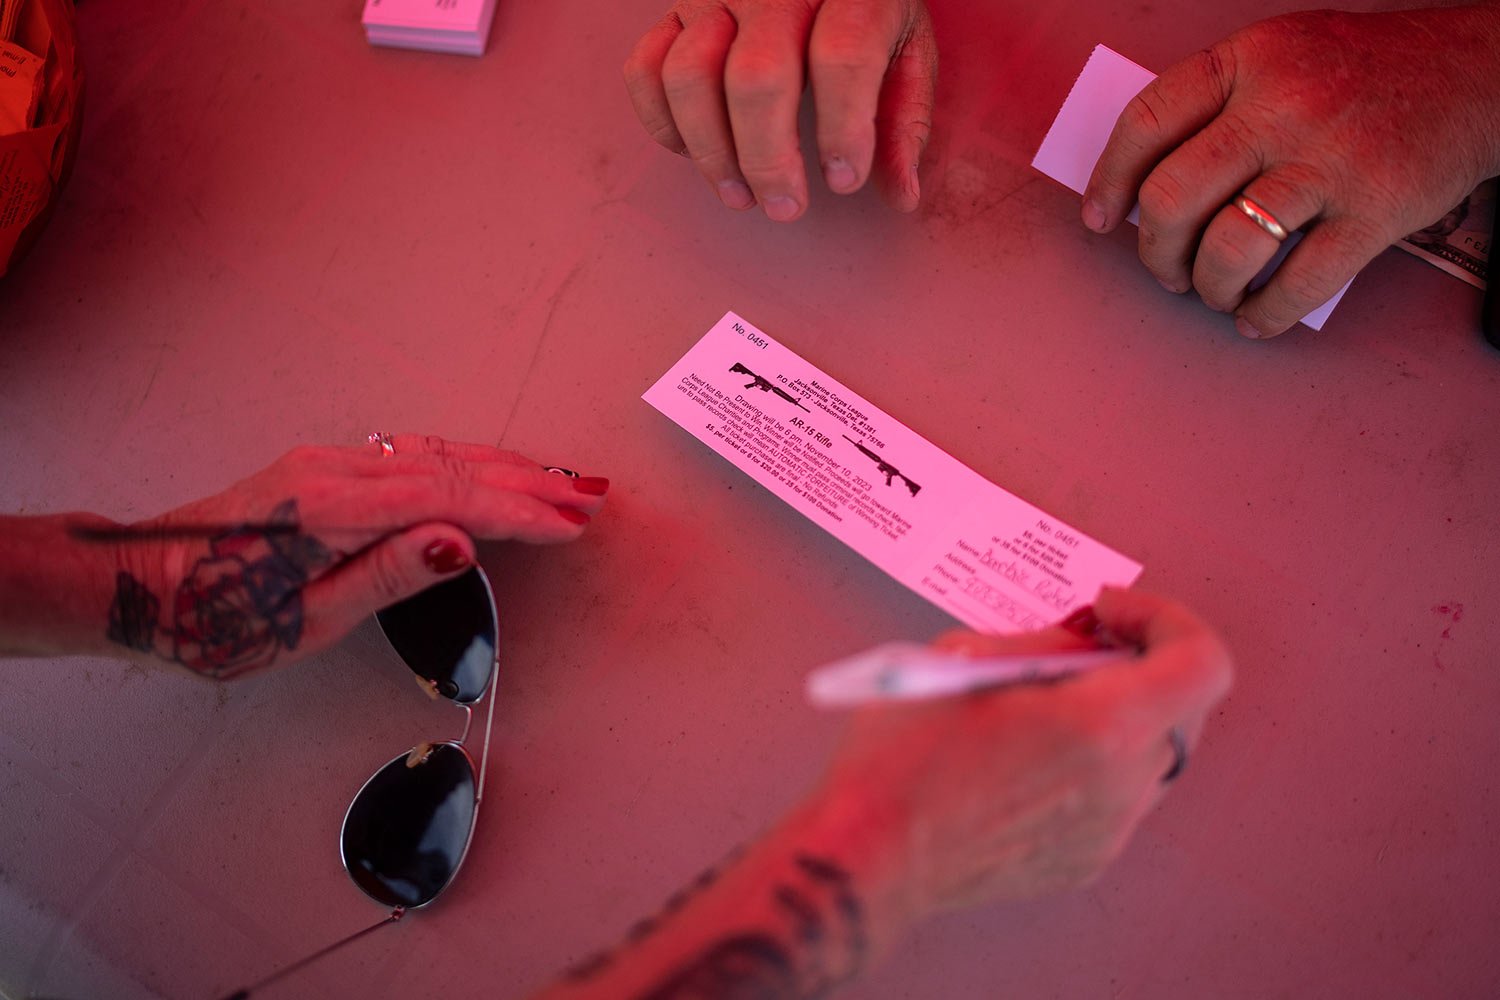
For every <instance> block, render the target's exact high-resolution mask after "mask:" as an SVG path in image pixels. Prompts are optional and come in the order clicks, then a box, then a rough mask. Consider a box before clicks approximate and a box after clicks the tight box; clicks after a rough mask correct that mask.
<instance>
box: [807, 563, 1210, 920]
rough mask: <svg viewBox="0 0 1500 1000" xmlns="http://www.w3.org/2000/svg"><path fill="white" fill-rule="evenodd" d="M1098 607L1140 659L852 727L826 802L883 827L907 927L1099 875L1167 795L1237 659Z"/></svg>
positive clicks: (1062, 644) (1184, 633)
mask: <svg viewBox="0 0 1500 1000" xmlns="http://www.w3.org/2000/svg"><path fill="white" fill-rule="evenodd" d="M1094 609H1095V613H1096V614H1097V617H1098V621H1099V623H1100V625H1101V626H1102V627H1103V629H1104V630H1105V631H1106V632H1107V633H1108V634H1109V635H1111V636H1112V637H1113V638H1114V639H1116V640H1117V641H1119V642H1122V643H1125V644H1128V645H1130V646H1139V647H1140V648H1141V650H1142V653H1141V655H1140V657H1139V658H1138V659H1136V660H1135V661H1133V662H1127V663H1122V664H1120V665H1119V666H1110V667H1103V668H1100V669H1098V670H1096V671H1094V672H1092V673H1089V674H1086V675H1082V676H1075V677H1071V678H1068V679H1066V680H1062V681H1058V682H1053V683H1043V684H1032V685H1023V686H1018V687H1012V688H1007V689H1004V690H1000V691H995V692H989V693H975V694H971V695H966V696H962V697H957V698H945V699H940V700H933V701H931V702H927V703H923V704H920V705H916V706H907V707H899V708H887V707H881V708H874V709H869V710H865V711H863V712H861V713H860V714H858V715H857V716H856V717H855V719H854V721H853V724H852V725H851V728H850V730H849V733H848V734H847V737H846V738H845V740H844V743H843V744H842V746H841V748H840V750H839V751H838V753H837V755H836V756H835V759H834V761H833V764H832V766H831V767H830V770H829V773H828V777H827V779H826V781H825V784H824V788H823V790H822V797H823V799H824V800H826V801H830V802H838V803H841V805H840V806H839V807H838V810H837V811H839V812H841V813H843V814H846V815H868V816H870V817H872V819H871V821H870V822H869V823H867V824H865V826H866V827H867V828H870V829H874V828H883V829H884V830H885V831H886V834H885V840H886V844H885V846H886V850H887V851H889V853H888V854H887V860H886V862H885V863H884V867H885V868H886V872H887V878H888V879H889V880H890V881H888V882H887V883H886V884H887V885H888V886H890V885H896V886H899V887H900V889H899V891H898V892H896V893H895V898H899V899H902V900H904V903H903V904H902V909H904V910H905V911H906V919H907V920H914V919H918V918H920V917H922V916H924V915H926V914H929V913H931V912H933V911H935V910H940V909H944V908H948V907H954V906H960V905H967V904H972V903H978V902H982V901H986V900H991V899H1017V898H1025V897H1030V896H1035V895H1039V894H1041V893H1045V892H1051V891H1055V890H1059V889H1064V888H1069V887H1072V886H1076V885H1079V884H1082V883H1084V882H1086V881H1088V880H1089V879H1091V878H1093V877H1094V876H1095V875H1097V874H1098V873H1099V872H1101V871H1102V870H1103V869H1104V868H1105V866H1107V865H1108V864H1109V863H1110V862H1111V861H1112V860H1113V859H1114V858H1115V857H1116V856H1117V855H1118V854H1119V853H1120V851H1121V850H1122V849H1123V848H1124V846H1125V843H1126V841H1127V840H1128V838H1129V837H1130V834H1131V833H1132V831H1134V829H1135V828H1136V826H1137V825H1139V823H1140V822H1141V820H1142V819H1143V818H1144V817H1145V816H1146V814H1147V813H1148V812H1150V810H1151V808H1152V807H1153V806H1155V805H1156V803H1157V802H1158V801H1159V800H1160V799H1161V797H1162V795H1163V793H1164V792H1165V790H1166V784H1165V783H1164V781H1163V778H1164V776H1166V775H1167V774H1168V773H1169V772H1170V771H1172V769H1173V768H1174V764H1175V762H1176V749H1175V748H1174V747H1173V745H1172V740H1173V739H1174V738H1177V739H1180V740H1181V748H1182V750H1183V752H1186V748H1187V747H1189V746H1191V745H1192V744H1193V743H1195V742H1196V740H1197V736H1198V733H1199V732H1200V730H1201V728H1202V725H1203V720H1204V718H1205V716H1206V715H1207V713H1208V711H1209V710H1210V709H1211V708H1212V707H1213V705H1214V704H1215V703H1216V702H1217V701H1219V699H1221V698H1222V697H1223V696H1224V694H1225V693H1226V692H1227V691H1228V690H1229V684H1230V678H1231V673H1232V666H1231V662H1230V656H1229V652H1228V650H1227V649H1226V648H1225V647H1224V644H1223V643H1222V642H1221V641H1220V640H1219V639H1218V638H1217V637H1216V636H1215V635H1214V633H1213V632H1212V631H1210V630H1209V628H1208V627H1207V626H1206V625H1204V624H1203V622H1201V621H1200V620H1199V619H1198V618H1197V617H1195V616H1194V615H1193V614H1192V613H1191V612H1189V611H1187V610H1186V609H1185V608H1183V607H1181V606H1180V605H1177V604H1173V603H1171V602H1169V601H1166V600H1163V599H1161V598H1158V597H1151V596H1148V595H1145V594H1138V593H1134V592H1131V591H1125V590H1106V591H1104V592H1103V593H1102V594H1101V595H1100V596H1099V599H1098V601H1097V602H1096V604H1095V605H1094ZM938 645H939V646H942V647H945V648H949V649H956V650H962V651H964V652H967V653H969V654H971V655H1003V654H1009V653H1018V652H1032V651H1036V650H1038V649H1056V650H1064V649H1079V648H1092V647H1093V645H1094V644H1093V642H1092V641H1091V640H1089V639H1085V638H1081V637H1079V636H1078V635H1076V634H1073V633H1071V632H1069V631H1067V630H1064V629H1061V628H1052V629H1048V630H1046V631H1043V632H1039V633H1032V634H1029V635H1019V636H1007V637H988V636H980V635H976V634H974V633H954V634H951V635H949V636H945V637H944V638H943V639H941V640H939V642H938ZM1174 731H1175V732H1176V736H1175V737H1173V736H1171V735H1170V734H1172V733H1173V732H1174ZM871 851H872V852H873V853H874V854H876V855H878V854H879V853H881V852H880V851H878V850H875V849H874V847H873V845H872V846H871ZM856 853H857V852H856ZM875 867H876V868H877V869H878V868H880V867H882V865H881V864H880V863H876V865H875ZM884 895H887V897H889V896H890V894H889V893H885V894H884Z"/></svg>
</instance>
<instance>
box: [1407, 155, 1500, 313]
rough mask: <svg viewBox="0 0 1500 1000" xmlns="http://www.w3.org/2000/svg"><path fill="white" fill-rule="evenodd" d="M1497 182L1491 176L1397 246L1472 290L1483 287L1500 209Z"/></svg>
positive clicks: (1487, 274)
mask: <svg viewBox="0 0 1500 1000" xmlns="http://www.w3.org/2000/svg"><path fill="white" fill-rule="evenodd" d="M1497 180H1500V179H1497V178H1494V177H1492V178H1490V179H1489V180H1487V181H1485V182H1484V183H1483V184H1481V185H1479V186H1478V187H1477V188H1475V189H1474V191H1473V193H1472V194H1470V195H1469V196H1468V197H1467V198H1465V199H1464V200H1463V201H1461V202H1459V203H1458V205H1456V206H1454V208H1453V210H1452V211H1451V212H1449V213H1448V214H1447V215H1445V216H1443V217H1442V218H1441V219H1439V220H1438V221H1437V222H1434V223H1433V224H1432V225H1430V226H1428V227H1427V228H1426V229H1423V230H1421V231H1420V232H1415V233H1412V234H1411V235H1410V236H1408V237H1406V238H1405V239H1403V240H1401V241H1400V242H1399V243H1397V244H1396V245H1397V246H1398V247H1400V248H1401V249H1402V250H1405V251H1406V252H1407V253H1409V254H1414V255H1415V256H1418V257H1421V258H1422V259H1423V260H1425V261H1427V262H1428V263H1429V264H1433V265H1435V266H1437V267H1440V268H1442V269H1443V270H1444V271H1447V272H1448V273H1449V274H1451V275H1454V276H1456V277H1459V278H1462V279H1463V280H1465V281H1467V282H1468V283H1469V284H1471V285H1473V286H1474V287H1475V288H1483V287H1484V286H1485V282H1486V281H1487V280H1488V279H1489V270H1490V244H1491V243H1492V242H1493V240H1494V235H1495V212H1496V209H1497V208H1500V201H1497V195H1496V186H1497V185H1496V181H1497Z"/></svg>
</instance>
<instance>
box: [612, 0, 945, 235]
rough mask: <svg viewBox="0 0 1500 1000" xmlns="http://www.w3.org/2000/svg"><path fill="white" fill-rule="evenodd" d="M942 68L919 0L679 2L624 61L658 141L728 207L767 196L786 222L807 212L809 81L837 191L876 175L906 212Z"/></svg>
mask: <svg viewBox="0 0 1500 1000" xmlns="http://www.w3.org/2000/svg"><path fill="white" fill-rule="evenodd" d="M804 67H805V71H804ZM936 76H937V48H936V45H935V44H934V42H933V36H932V22H931V20H930V19H929V17H928V14H927V8H926V7H925V6H924V4H923V2H922V0H677V2H676V3H675V4H674V5H673V7H672V9H671V10H670V11H669V12H668V13H667V15H666V17H664V18H663V19H662V20H661V21H660V22H658V24H657V25H656V26H655V27H654V28H652V29H651V30H650V31H649V32H647V33H646V35H645V37H643V38H642V39H641V40H640V42H639V43H637V45H636V47H635V51H634V52H633V53H631V56H630V58H629V60H628V61H627V62H626V64H625V84H626V87H627V88H628V89H629V91H630V98H631V101H632V102H633V103H634V104H635V111H636V114H637V115H638V116H639V117H640V119H641V123H642V124H643V125H645V126H646V130H647V131H648V132H650V133H651V136H652V138H654V139H655V140H656V141H657V142H659V143H661V144H662V145H663V146H665V147H666V148H667V149H670V150H671V151H672V152H674V153H680V154H683V155H685V156H689V157H691V158H692V160H693V162H694V163H695V164H696V165H697V167H698V170H699V172H700V173H702V174H703V176H704V178H706V179H707V180H708V182H709V184H710V185H711V186H712V187H713V189H714V191H715V192H716V193H717V195H718V197H719V199H720V200H721V201H723V203H724V204H725V205H728V206H729V207H730V208H733V209H739V210H743V209H747V208H751V207H753V206H754V205H755V204H757V203H759V204H760V206H761V207H762V209H763V210H764V211H765V213H766V215H767V216H769V217H770V218H772V219H774V220H776V221H777V222H790V221H791V220H793V219H796V218H798V217H799V216H801V215H802V213H803V212H804V211H805V210H806V209H807V204H808V185H807V175H806V172H805V171H804V169H803V164H802V152H801V145H800V142H799V139H798V135H797V108H798V105H799V103H800V102H801V99H802V90H803V87H804V85H805V84H806V83H807V82H809V80H808V79H806V78H810V82H811V84H812V91H813V100H814V103H815V105H816V110H817V130H818V136H817V138H818V157H819V160H820V166H821V170H822V174H823V178H824V180H825V182H826V183H827V185H828V187H829V189H830V190H832V191H835V192H837V193H839V194H849V193H851V192H854V191H857V190H859V189H860V188H861V187H863V186H864V183H865V181H867V180H868V179H869V178H870V176H871V174H872V173H873V174H874V176H875V179H876V183H877V184H878V185H879V187H880V189H881V192H882V194H883V195H884V196H885V199H886V201H887V202H888V203H890V204H891V205H892V206H894V207H895V208H897V209H899V210H901V211H903V212H910V211H912V210H913V209H915V208H916V207H917V202H918V199H919V198H920V196H921V187H920V185H919V183H918V180H917V164H918V161H919V160H920V159H921V157H922V150H923V148H924V147H925V146H926V145H927V138H928V135H929V133H930V130H931V119H932V101H933V86H934V83H935V80H936ZM805 77H806V78H805Z"/></svg>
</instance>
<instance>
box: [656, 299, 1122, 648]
mask: <svg viewBox="0 0 1500 1000" xmlns="http://www.w3.org/2000/svg"><path fill="white" fill-rule="evenodd" d="M642 398H643V399H645V401H646V402H648V403H650V404H651V405H652V406H654V407H656V409H658V410H660V411H661V412H662V413H663V414H665V415H666V416H667V417H669V418H671V419H672V420H673V421H674V422H676V423H677V424H678V425H679V426H681V427H682V428H683V429H684V430H686V431H688V432H689V433H691V434H692V435H693V436H695V437H696V438H698V440H700V441H702V442H703V443H704V444H706V445H708V446H709V447H710V448H712V449H713V450H714V451H716V452H718V453H719V454H720V455H721V456H723V457H724V458H726V459H728V460H729V461H730V462H732V463H734V465H735V466H737V467H738V468H739V469H740V470H741V471H743V472H745V473H747V474H748V475H749V476H750V477H751V478H753V479H754V480H755V481H756V482H758V483H760V485H762V486H764V487H765V488H766V489H768V490H770V491H771V492H772V493H774V494H775V495H776V496H778V497H780V498H781V499H782V500H784V501H785V502H786V503H788V504H790V505H791V506H792V507H793V508H795V509H796V510H798V511H800V512H801V513H802V514H803V515H804V516H805V517H807V518H808V520H810V521H812V522H813V523H814V524H817V525H819V526H820V527H822V528H823V529H825V530H826V531H828V532H829V533H830V534H832V535H833V536H834V537H835V538H837V539H839V540H840V541H842V542H843V543H844V544H846V545H848V546H849V547H850V548H852V549H854V551H856V552H858V553H859V554H860V555H862V556H864V557H865V558H866V559H868V560H869V561H870V562H872V563H874V564H875V565H876V566H878V567H879V568H880V569H882V570H884V571H885V572H886V573H888V574H890V575H891V576H892V577H894V578H895V579H896V580H897V581H899V582H900V583H902V584H904V585H906V586H907V587H909V588H911V589H912V590H914V591H916V592H917V593H918V594H920V595H921V596H922V597H925V598H926V599H927V600H929V601H931V602H932V603H933V604H936V605H937V606H938V607H940V608H942V609H943V610H944V611H947V612H948V613H949V614H951V615H953V617H955V618H957V619H958V620H959V621H961V622H964V623H965V624H967V625H969V626H971V627H973V628H978V629H983V630H986V631H990V632H998V633H1011V632H1022V631H1028V630H1031V629H1036V628H1041V627H1042V626H1044V625H1048V624H1051V623H1052V622H1055V621H1057V620H1058V619H1060V618H1062V617H1064V616H1066V615H1067V614H1068V613H1069V612H1071V611H1073V610H1075V609H1076V608H1079V607H1082V606H1084V605H1086V604H1089V603H1091V602H1092V601H1093V599H1094V596H1095V595H1096V594H1097V593H1098V592H1099V588H1100V587H1102V586H1105V585H1114V586H1129V585H1130V584H1131V583H1133V582H1134V581H1135V579H1136V577H1137V576H1139V575H1140V572H1141V566H1140V564H1139V563H1137V562H1134V561H1132V560H1130V559H1127V558H1126V557H1125V556H1122V555H1120V554H1119V553H1118V552H1115V551H1113V550H1111V549H1109V548H1107V547H1106V546H1104V545H1102V544H1100V543H1099V542H1097V541H1095V540H1094V539H1092V538H1090V537H1088V536H1087V535H1085V534H1084V533H1083V532H1081V531H1078V530H1077V529H1075V528H1072V527H1070V526H1069V525H1067V524H1065V523H1063V522H1062V521H1059V520H1057V519H1056V518H1054V517H1052V515H1050V514H1048V513H1046V512H1045V511H1043V510H1041V509H1039V508H1037V507H1034V506H1032V505H1031V504H1029V503H1027V502H1026V501H1024V500H1022V499H1021V498H1019V497H1017V496H1014V495H1013V494H1010V493H1007V492H1006V491H1005V490H1003V489H1001V488H1000V487H998V486H996V485H995V484H994V483H991V482H989V481H988V480H986V479H985V478H984V477H983V476H981V475H979V473H977V472H975V471H974V470H973V469H970V468H968V467H967V466H965V465H963V464H962V463H961V462H959V461H957V460H956V459H954V458H953V457H951V456H949V455H947V454H945V453H944V452H943V451H941V450H940V449H938V448H937V447H935V446H934V445H932V444H931V443H930V442H928V441H927V440H926V439H924V438H923V437H921V436H920V435H918V434H916V433H915V432H913V431H912V430H910V429H909V428H907V427H905V426H903V425H902V424H901V423H899V422H898V421H896V420H895V419H894V418H892V417H891V416H890V415H889V414H887V413H884V412H883V411H881V410H880V409H878V408H876V407H875V406H872V405H871V404H870V403H869V402H868V401H867V400H865V399H864V398H863V397H861V396H860V395H858V394H857V393H855V392H853V391H851V390H850V389H848V388H847V387H845V386H844V385H843V384H842V383H840V382H839V381H838V380H836V379H833V378H830V377H829V376H828V375H826V374H824V373H823V372H822V371H820V370H818V369H817V368H815V367H813V366H812V365H811V364H809V363H808V362H806V361H804V360H803V359H802V358H800V357H798V356H797V355H796V354H794V353H793V352H792V351H790V350H788V349H787V348H785V347H782V346H781V345H780V344H778V343H777V342H776V341H774V340H772V339H771V338H770V337H769V336H767V335H766V334H765V333H763V332H761V331H760V330H757V329H756V328H755V327H754V326H752V325H751V324H750V323H749V322H747V321H746V320H744V319H741V318H740V317H739V316H736V315H735V314H734V313H726V314H725V316H724V318H723V319H721V320H719V322H718V323H716V324H715V325H714V327H713V329H711V330H709V331H708V333H706V334H704V336H703V338H702V339H701V340H699V341H698V343H697V344H695V345H694V346H693V347H692V349H691V350H689V351H688V353H687V354H686V355H685V356H684V357H683V358H682V360H680V361H678V362H677V363H676V364H675V365H673V366H672V368H671V370H670V371H668V372H667V373H666V374H665V375H663V376H662V377H661V378H660V379H659V380H658V381H657V383H656V384H655V385H653V386H652V387H651V388H650V389H648V390H647V391H646V393H645V395H644V396H643V397H642Z"/></svg>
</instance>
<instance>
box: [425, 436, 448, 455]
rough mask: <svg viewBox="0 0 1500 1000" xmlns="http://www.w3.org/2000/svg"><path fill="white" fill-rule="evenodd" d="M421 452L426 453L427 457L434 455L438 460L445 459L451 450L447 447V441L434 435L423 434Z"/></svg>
mask: <svg viewBox="0 0 1500 1000" xmlns="http://www.w3.org/2000/svg"><path fill="white" fill-rule="evenodd" d="M422 450H423V451H425V452H427V453H428V454H429V455H435V456H437V457H438V458H443V457H446V456H447V455H448V454H449V452H450V451H452V449H451V448H449V447H448V442H447V440H445V439H444V438H441V437H439V436H438V435H436V434H424V435H423V436H422Z"/></svg>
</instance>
